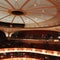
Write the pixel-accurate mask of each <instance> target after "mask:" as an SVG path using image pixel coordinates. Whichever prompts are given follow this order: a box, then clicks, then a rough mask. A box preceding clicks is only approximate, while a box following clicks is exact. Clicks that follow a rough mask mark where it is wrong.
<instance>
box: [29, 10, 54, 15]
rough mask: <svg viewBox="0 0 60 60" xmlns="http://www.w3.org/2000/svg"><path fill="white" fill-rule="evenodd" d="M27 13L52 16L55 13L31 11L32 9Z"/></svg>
mask: <svg viewBox="0 0 60 60" xmlns="http://www.w3.org/2000/svg"><path fill="white" fill-rule="evenodd" d="M28 13H30V14H44V15H48V16H54V15H55V14H49V13H43V12H40V13H39V12H33V11H29V12H28Z"/></svg>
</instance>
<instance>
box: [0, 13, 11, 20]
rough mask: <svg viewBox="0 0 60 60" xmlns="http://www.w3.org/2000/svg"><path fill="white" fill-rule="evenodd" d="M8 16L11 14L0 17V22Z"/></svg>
mask: <svg viewBox="0 0 60 60" xmlns="http://www.w3.org/2000/svg"><path fill="white" fill-rule="evenodd" d="M10 15H11V14H9V15H6V16H4V17H2V18H0V20H2V19H4V18H6V17H8V16H10Z"/></svg>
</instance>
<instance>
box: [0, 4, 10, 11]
mask: <svg viewBox="0 0 60 60" xmlns="http://www.w3.org/2000/svg"><path fill="white" fill-rule="evenodd" d="M0 7H1V8H4V9H7V10H10V9H9V8H6V7H3V6H1V5H0Z"/></svg>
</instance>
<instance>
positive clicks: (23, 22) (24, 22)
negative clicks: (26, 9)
mask: <svg viewBox="0 0 60 60" xmlns="http://www.w3.org/2000/svg"><path fill="white" fill-rule="evenodd" d="M19 17H20V18H21V20H22V21H23V23H24V24H25V22H24V19H23V18H22V16H19Z"/></svg>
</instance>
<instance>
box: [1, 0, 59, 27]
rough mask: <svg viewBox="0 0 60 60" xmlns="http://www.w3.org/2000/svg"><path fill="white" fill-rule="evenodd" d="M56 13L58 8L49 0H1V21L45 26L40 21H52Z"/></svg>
mask: <svg viewBox="0 0 60 60" xmlns="http://www.w3.org/2000/svg"><path fill="white" fill-rule="evenodd" d="M56 14H58V9H57V8H56V6H55V4H53V3H51V2H50V1H49V0H2V1H1V0H0V22H7V23H11V24H14V23H18V24H25V27H44V26H45V25H44V24H42V25H40V23H43V22H45V21H50V19H53V18H54V16H56ZM45 23H46V22H45ZM32 25H33V26H32ZM47 26H50V25H47ZM52 26H53V25H52Z"/></svg>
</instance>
